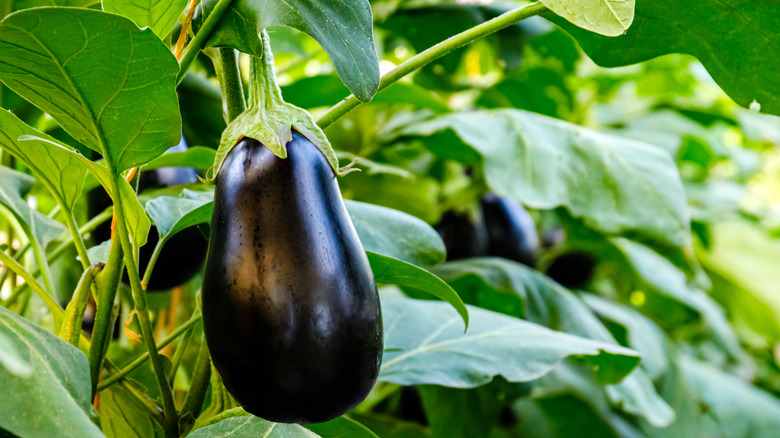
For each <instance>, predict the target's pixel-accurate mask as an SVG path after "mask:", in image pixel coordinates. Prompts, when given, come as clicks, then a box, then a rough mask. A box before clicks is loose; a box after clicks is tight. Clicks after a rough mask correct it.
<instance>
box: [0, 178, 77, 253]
mask: <svg viewBox="0 0 780 438" xmlns="http://www.w3.org/2000/svg"><path fill="white" fill-rule="evenodd" d="M34 183H35V179H34V178H33V177H31V176H29V175H26V174H24V173H21V172H17V171H15V170H11V169H9V168H7V167H4V166H0V205H3V206H5V207H6V208H8V209H9V210H10V211H11V212H12V213H13V214H14V216H16V218H17V219H18V220H19V221H20V222H22V223H23V224H24V225H25V226H26V227H29V229H30V233H32V236H30V237H31V238H34V239H35V241H36V242H38V244H39V245H40V246H41V248H42V249H43V248H46V245H47V244H48V243H49V242H51V241H52V240H54V239H56V238H57V236H59V235H60V233H62V232H63V231H65V227H64V226H63V225H62V224H61V223H59V222H57V221H55V220H54V219H52V218H50V217H48V216H46V215H43V214H41V213H38V212H37V211H35V210H34V209H33V208H31V207H30V206H29V205H27V202H25V200H24V199H22V196H24V195H26V194H27V192H29V191H30V189H31V188H32V185H33V184H34Z"/></svg>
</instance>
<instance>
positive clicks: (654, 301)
mask: <svg viewBox="0 0 780 438" xmlns="http://www.w3.org/2000/svg"><path fill="white" fill-rule="evenodd" d="M611 241H612V243H613V244H614V245H615V247H617V248H618V249H619V250H620V251H621V252H622V253H623V255H624V256H625V257H626V260H627V262H628V263H629V265H630V267H631V269H632V270H633V271H634V274H635V275H636V278H637V279H638V287H639V288H641V290H642V291H643V292H644V293H645V295H644V296H643V297H642V299H640V303H641V305H642V307H641V310H642V311H643V312H644V313H646V314H649V315H651V316H653V317H654V318H655V319H656V321H661V322H665V323H669V322H671V321H675V320H676V321H675V322H676V323H677V324H678V325H679V324H684V323H685V322H686V321H685V318H686V317H685V316H684V315H686V314H688V315H690V316H694V317H695V318H699V319H700V320H701V322H702V323H703V325H704V327H705V328H706V329H707V330H708V331H709V332H710V333H711V335H712V336H713V338H714V340H715V341H716V342H718V343H719V344H720V345H721V346H722V347H723V348H724V349H726V351H728V352H729V353H730V354H732V355H733V356H735V357H736V356H738V355H739V351H740V347H739V341H738V340H737V337H736V335H735V334H734V331H733V330H732V328H731V325H729V322H728V320H726V317H725V314H724V310H723V308H721V307H720V306H719V305H718V304H717V303H716V302H715V301H713V299H712V298H711V297H710V296H709V295H707V294H706V293H704V292H703V291H701V290H699V289H697V288H695V287H690V286H689V285H688V281H687V279H686V277H685V274H684V273H682V272H681V271H680V270H679V269H677V268H676V267H675V266H674V265H673V264H672V263H671V262H670V261H669V260H667V259H665V258H663V257H661V256H660V255H659V254H658V253H656V252H655V251H653V250H652V249H650V248H648V247H646V246H644V245H641V244H639V243H636V242H632V241H630V240H627V239H623V238H614V239H611ZM640 293H641V292H640ZM681 306H682V307H681ZM675 312H676V313H677V315H675ZM691 312H693V313H691ZM662 325H663V324H662ZM670 327H674V325H673V324H670Z"/></svg>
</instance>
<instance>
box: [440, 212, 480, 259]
mask: <svg viewBox="0 0 780 438" xmlns="http://www.w3.org/2000/svg"><path fill="white" fill-rule="evenodd" d="M479 216H480V220H478V221H473V220H471V218H469V215H468V214H466V213H458V212H455V211H448V212H447V213H445V214H444V215H443V216H442V218H441V221H439V223H438V225H436V231H438V232H439V235H440V236H441V240H442V241H443V242H444V247H445V248H446V249H447V260H448V261H453V260H461V259H467V258H471V257H478V256H483V255H487V253H488V235H487V230H486V229H485V225H484V224H483V223H482V220H481V214H480V215H479Z"/></svg>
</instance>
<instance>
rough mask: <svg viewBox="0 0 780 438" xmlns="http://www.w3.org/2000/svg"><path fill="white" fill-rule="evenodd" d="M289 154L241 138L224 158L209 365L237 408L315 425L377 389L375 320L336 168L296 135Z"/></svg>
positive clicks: (367, 272) (213, 247) (211, 260)
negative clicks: (275, 151) (212, 366)
mask: <svg viewBox="0 0 780 438" xmlns="http://www.w3.org/2000/svg"><path fill="white" fill-rule="evenodd" d="M287 153H288V157H287V158H286V159H280V158H278V157H276V156H275V155H274V154H273V153H272V152H271V151H270V150H269V149H267V148H266V147H265V146H263V145H262V144H261V143H260V142H258V141H256V140H252V139H249V138H244V139H243V140H242V141H241V142H239V143H238V144H237V145H236V146H235V147H234V148H233V149H232V151H231V152H230V153H229V154H228V156H227V158H226V159H225V161H224V163H223V164H222V168H221V170H220V172H219V174H218V176H217V179H216V192H215V196H214V213H213V217H212V224H211V236H210V243H209V256H208V260H207V261H206V269H205V273H204V280H203V289H202V298H203V323H204V332H205V334H206V341H207V343H208V346H209V350H210V353H211V357H212V360H213V362H214V366H215V367H216V369H217V371H218V372H219V374H220V376H221V377H222V380H223V382H224V383H225V386H226V387H227V389H228V390H229V391H230V393H231V394H232V395H233V397H235V398H236V400H237V401H238V402H239V403H241V405H243V407H244V409H246V410H247V411H248V412H250V413H252V414H255V415H257V416H259V417H262V418H265V419H267V420H271V421H277V422H286V423H316V422H323V421H327V420H330V419H332V418H335V417H338V416H339V415H341V414H343V413H344V412H346V411H348V410H350V409H351V408H353V407H355V406H357V405H358V404H359V403H360V402H361V401H362V400H363V399H364V398H365V397H366V396H367V395H368V393H369V391H370V390H371V388H372V387H373V385H374V383H375V381H376V378H377V375H378V373H379V367H380V364H381V360H382V346H383V339H382V316H381V312H380V305H379V296H378V294H377V288H376V284H375V282H374V277H373V273H372V272H371V267H370V265H369V263H368V258H367V257H366V254H365V252H364V250H363V246H362V244H361V243H360V240H359V239H358V236H357V232H356V231H355V228H354V227H353V225H352V221H351V219H350V218H349V215H348V214H347V210H346V208H345V206H344V202H343V200H342V197H341V193H340V192H339V187H338V184H337V182H336V178H335V174H334V172H333V170H332V168H331V167H330V165H329V164H328V162H327V160H326V159H325V156H324V155H323V154H322V153H321V152H320V151H319V149H317V147H316V146H315V145H314V144H312V143H311V142H310V141H309V140H307V139H306V138H304V137H303V136H301V135H300V134H298V133H297V132H293V140H292V141H291V142H290V143H288V144H287ZM226 340H230V342H225V341H226Z"/></svg>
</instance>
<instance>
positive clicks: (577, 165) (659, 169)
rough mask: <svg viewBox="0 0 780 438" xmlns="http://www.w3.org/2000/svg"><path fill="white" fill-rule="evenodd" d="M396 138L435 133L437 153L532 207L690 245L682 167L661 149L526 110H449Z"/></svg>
mask: <svg viewBox="0 0 780 438" xmlns="http://www.w3.org/2000/svg"><path fill="white" fill-rule="evenodd" d="M453 133H454V135H455V136H457V139H456V138H455V137H454V136H453ZM434 134H438V135H434ZM390 135H391V137H390V138H392V137H393V136H395V137H398V136H417V137H428V138H426V139H425V140H424V141H425V143H426V145H428V146H429V147H430V148H431V149H432V150H433V151H434V152H436V153H437V154H439V155H441V156H443V157H446V158H452V159H457V160H459V161H463V162H464V163H466V164H482V166H483V167H484V169H485V180H486V182H487V184H488V186H489V187H490V188H491V189H492V190H493V191H494V192H496V193H497V194H498V195H501V196H510V197H513V198H515V199H517V200H518V201H520V202H522V203H523V204H526V205H528V206H530V207H533V208H539V209H552V208H555V207H559V206H564V207H566V208H567V209H568V210H569V211H570V212H571V214H572V215H574V216H575V217H580V218H582V219H583V220H584V222H585V224H586V225H587V226H589V227H591V228H594V229H596V230H598V231H600V232H603V233H606V234H621V233H628V234H632V235H636V236H637V237H638V238H641V239H643V240H646V241H653V242H657V243H660V244H662V245H664V246H667V247H673V248H685V247H688V246H689V245H690V237H689V233H690V231H689V228H690V227H689V218H688V215H687V212H686V204H685V193H684V191H683V187H682V183H681V181H680V176H679V174H678V172H677V167H676V165H675V163H674V161H673V160H672V159H671V157H670V156H669V154H668V153H666V151H663V150H661V149H660V148H657V147H655V146H651V145H648V144H645V143H642V142H638V141H634V140H628V139H625V138H621V137H616V136H611V135H607V134H602V133H599V132H595V131H591V130H588V129H585V128H582V127H579V126H576V125H573V124H570V123H566V122H563V121H560V120H556V119H552V118H549V117H545V116H540V115H538V114H534V113H530V112H526V111H521V110H496V111H472V112H465V113H458V114H448V115H444V116H440V117H436V118H433V119H430V120H427V121H423V122H419V123H412V124H409V125H407V126H405V127H402V128H401V129H400V130H398V131H395V132H394V133H392V134H390Z"/></svg>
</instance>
